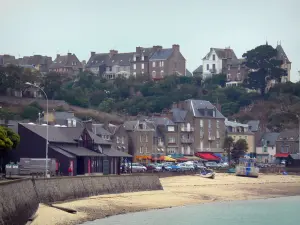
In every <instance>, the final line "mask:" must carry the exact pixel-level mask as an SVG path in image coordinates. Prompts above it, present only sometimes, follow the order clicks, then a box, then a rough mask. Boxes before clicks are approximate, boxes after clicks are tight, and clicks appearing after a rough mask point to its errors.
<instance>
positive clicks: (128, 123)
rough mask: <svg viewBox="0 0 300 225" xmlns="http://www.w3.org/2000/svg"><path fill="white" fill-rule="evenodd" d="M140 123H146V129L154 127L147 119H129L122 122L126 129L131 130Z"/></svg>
mask: <svg viewBox="0 0 300 225" xmlns="http://www.w3.org/2000/svg"><path fill="white" fill-rule="evenodd" d="M140 123H146V126H147V129H154V128H155V127H154V123H153V122H152V121H149V120H148V121H147V120H131V121H126V122H124V124H123V125H124V128H125V130H127V131H133V130H135V129H137V128H138V125H139V124H140Z"/></svg>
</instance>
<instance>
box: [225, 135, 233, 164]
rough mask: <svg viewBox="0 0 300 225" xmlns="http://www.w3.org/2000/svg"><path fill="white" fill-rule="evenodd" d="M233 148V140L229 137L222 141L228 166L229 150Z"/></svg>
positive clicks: (229, 159)
mask: <svg viewBox="0 0 300 225" xmlns="http://www.w3.org/2000/svg"><path fill="white" fill-rule="evenodd" d="M233 146H234V140H233V138H232V137H230V136H227V137H226V138H225V139H224V150H225V151H226V153H227V157H228V163H229V165H230V162H231V149H232V148H233Z"/></svg>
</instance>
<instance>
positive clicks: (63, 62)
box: [49, 53, 83, 69]
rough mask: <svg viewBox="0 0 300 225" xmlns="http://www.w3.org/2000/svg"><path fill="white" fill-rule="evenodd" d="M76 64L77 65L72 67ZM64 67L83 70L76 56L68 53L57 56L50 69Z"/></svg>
mask: <svg viewBox="0 0 300 225" xmlns="http://www.w3.org/2000/svg"><path fill="white" fill-rule="evenodd" d="M73 62H76V65H72V63H73ZM64 67H72V68H74V69H82V68H83V66H82V64H81V62H80V61H79V59H78V58H77V56H76V55H75V54H71V53H68V54H67V55H57V57H56V59H55V60H54V61H53V63H52V64H51V65H50V66H49V69H57V68H64Z"/></svg>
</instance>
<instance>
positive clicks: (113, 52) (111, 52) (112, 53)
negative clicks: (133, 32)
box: [109, 49, 118, 56]
mask: <svg viewBox="0 0 300 225" xmlns="http://www.w3.org/2000/svg"><path fill="white" fill-rule="evenodd" d="M109 54H110V55H111V56H113V55H115V54H118V51H117V50H113V49H112V50H110V51H109Z"/></svg>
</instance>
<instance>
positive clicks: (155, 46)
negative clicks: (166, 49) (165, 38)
mask: <svg viewBox="0 0 300 225" xmlns="http://www.w3.org/2000/svg"><path fill="white" fill-rule="evenodd" d="M153 49H154V51H155V52H156V51H158V50H162V46H161V45H153Z"/></svg>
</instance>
